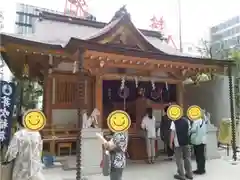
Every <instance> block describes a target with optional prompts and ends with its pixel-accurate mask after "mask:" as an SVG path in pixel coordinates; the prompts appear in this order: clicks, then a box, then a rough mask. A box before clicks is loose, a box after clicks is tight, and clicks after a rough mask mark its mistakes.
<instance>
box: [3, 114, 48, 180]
mask: <svg viewBox="0 0 240 180" xmlns="http://www.w3.org/2000/svg"><path fill="white" fill-rule="evenodd" d="M17 121H18V124H19V126H20V127H19V130H18V131H17V132H16V133H15V134H14V135H13V138H12V140H11V142H10V144H9V146H8V150H7V153H6V156H5V162H4V164H8V163H14V165H13V173H12V180H45V178H44V176H43V173H42V168H43V165H42V161H41V153H42V148H43V142H42V138H41V135H40V133H39V132H38V131H30V130H28V129H26V128H24V126H23V119H22V116H19V117H18V118H17Z"/></svg>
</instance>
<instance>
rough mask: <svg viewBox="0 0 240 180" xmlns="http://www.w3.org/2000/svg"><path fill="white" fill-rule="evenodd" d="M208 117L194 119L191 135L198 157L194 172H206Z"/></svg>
mask: <svg viewBox="0 0 240 180" xmlns="http://www.w3.org/2000/svg"><path fill="white" fill-rule="evenodd" d="M207 122H208V121H207V118H206V117H205V115H204V116H203V118H201V119H197V120H194V121H193V124H192V127H191V130H190V137H191V144H192V145H193V149H194V154H195V157H196V163H197V170H195V171H193V173H194V174H199V175H201V174H205V173H206V170H205V163H206V157H205V148H206V140H207Z"/></svg>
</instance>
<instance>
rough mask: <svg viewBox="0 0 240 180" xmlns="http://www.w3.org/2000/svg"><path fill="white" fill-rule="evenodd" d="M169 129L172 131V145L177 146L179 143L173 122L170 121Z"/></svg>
mask: <svg viewBox="0 0 240 180" xmlns="http://www.w3.org/2000/svg"><path fill="white" fill-rule="evenodd" d="M170 129H171V130H172V131H173V132H174V141H173V142H174V146H175V147H179V143H178V137H177V133H176V126H175V123H174V122H173V121H172V123H171V126H170Z"/></svg>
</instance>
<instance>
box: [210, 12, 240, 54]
mask: <svg viewBox="0 0 240 180" xmlns="http://www.w3.org/2000/svg"><path fill="white" fill-rule="evenodd" d="M210 39H211V45H212V53H213V56H215V57H219V52H220V51H221V50H222V49H225V50H226V49H231V48H240V16H235V17H233V18H231V19H229V20H227V21H225V22H223V23H220V24H218V25H216V26H213V27H212V28H211V29H210Z"/></svg>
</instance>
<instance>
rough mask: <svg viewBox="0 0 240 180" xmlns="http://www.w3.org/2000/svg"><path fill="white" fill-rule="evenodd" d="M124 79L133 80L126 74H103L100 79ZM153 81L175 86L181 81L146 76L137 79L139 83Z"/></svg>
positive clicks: (132, 77) (131, 76)
mask: <svg viewBox="0 0 240 180" xmlns="http://www.w3.org/2000/svg"><path fill="white" fill-rule="evenodd" d="M123 76H124V77H125V79H126V80H134V76H133V75H126V74H117V73H108V74H103V75H102V78H103V79H104V80H119V79H122V77H123ZM152 79H154V81H155V82H167V83H169V84H176V83H180V82H182V81H181V80H176V79H171V78H162V77H161V78H158V77H148V76H141V77H139V81H151V80H152Z"/></svg>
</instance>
